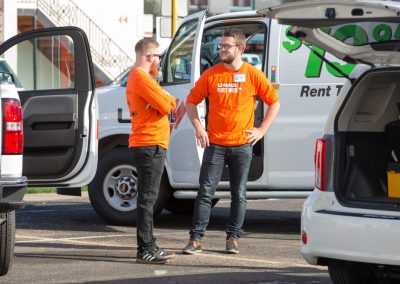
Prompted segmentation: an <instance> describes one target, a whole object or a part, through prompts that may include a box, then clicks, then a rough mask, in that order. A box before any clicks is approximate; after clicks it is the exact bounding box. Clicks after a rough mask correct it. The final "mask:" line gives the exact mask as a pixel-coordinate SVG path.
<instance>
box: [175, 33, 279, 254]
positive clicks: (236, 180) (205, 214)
mask: <svg viewBox="0 0 400 284" xmlns="http://www.w3.org/2000/svg"><path fill="white" fill-rule="evenodd" d="M245 47H246V37H245V35H244V34H243V33H242V32H240V31H238V30H226V31H225V32H224V33H223V36H222V38H221V43H220V44H219V48H220V51H219V53H220V59H221V62H220V63H218V64H216V65H215V66H213V67H212V68H210V69H208V70H207V71H205V72H204V73H203V74H202V76H201V77H200V79H199V80H198V81H197V82H196V84H195V86H194V87H193V89H192V90H191V91H190V94H189V95H188V97H187V100H186V111H187V113H188V116H189V118H190V120H191V122H192V124H193V126H194V129H195V133H196V140H197V143H198V145H200V146H201V147H203V148H205V149H204V154H203V161H202V165H201V169H200V177H199V183H200V188H199V191H198V193H197V197H196V202H195V206H194V213H193V223H192V227H191V229H190V239H189V242H188V244H187V245H186V247H185V248H184V249H183V253H185V254H195V253H198V252H201V251H202V249H203V248H202V244H201V241H202V238H203V236H204V234H205V230H206V227H207V225H208V222H209V218H210V211H211V202H212V199H213V197H214V194H215V190H216V188H217V186H218V183H219V181H220V179H221V175H222V171H223V169H224V166H225V164H226V165H227V166H228V168H229V176H230V191H231V206H230V216H229V220H228V224H227V229H226V246H225V251H226V252H227V253H235V254H236V253H239V243H238V240H239V238H240V235H241V233H242V225H243V221H244V216H245V212H246V184H247V179H248V173H249V169H250V163H251V158H252V153H253V151H252V148H253V146H254V144H255V143H257V141H259V140H260V139H261V138H262V137H263V136H264V135H265V133H266V132H267V130H268V129H269V127H270V126H271V124H272V122H273V121H274V119H275V117H276V116H277V114H278V111H279V107H280V104H279V100H278V96H277V95H276V93H275V90H274V89H273V87H272V86H271V84H270V83H269V82H268V80H267V78H266V77H265V75H264V73H262V72H261V71H259V70H257V69H256V68H255V67H253V66H252V65H250V64H248V63H246V62H244V61H242V53H243V51H244V49H245ZM257 96H259V97H260V98H261V99H262V100H263V101H264V102H265V103H266V104H267V105H268V109H267V112H266V114H265V116H264V119H263V121H262V123H261V125H260V126H259V127H254V106H255V103H256V98H257ZM206 97H207V98H208V101H209V110H208V125H207V130H206V129H204V128H203V126H202V124H201V122H200V120H199V116H198V112H197V107H196V105H197V104H199V103H200V102H201V101H203V99H205V98H206ZM260 103H261V102H260Z"/></svg>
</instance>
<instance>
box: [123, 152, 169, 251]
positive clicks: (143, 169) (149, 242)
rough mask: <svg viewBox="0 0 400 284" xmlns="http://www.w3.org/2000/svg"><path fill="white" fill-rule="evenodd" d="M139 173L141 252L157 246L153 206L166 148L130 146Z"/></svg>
mask: <svg viewBox="0 0 400 284" xmlns="http://www.w3.org/2000/svg"><path fill="white" fill-rule="evenodd" d="M130 150H131V153H132V157H133V161H134V162H135V165H136V169H137V173H138V185H137V190H138V198H137V209H136V211H137V216H136V231H137V245H138V251H139V252H141V253H142V252H145V251H150V250H152V249H154V248H156V239H155V238H154V236H153V206H154V203H155V202H156V200H157V196H158V192H159V190H160V181H161V176H162V174H163V172H164V161H165V153H166V150H165V149H164V148H162V147H160V146H158V145H155V146H143V147H132V148H130Z"/></svg>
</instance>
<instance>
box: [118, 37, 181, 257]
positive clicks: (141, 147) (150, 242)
mask: <svg viewBox="0 0 400 284" xmlns="http://www.w3.org/2000/svg"><path fill="white" fill-rule="evenodd" d="M135 52H136V63H135V66H134V67H133V69H132V71H131V72H130V74H129V78H128V82H127V86H126V99H127V102H128V107H129V111H130V114H131V123H132V133H131V134H130V136H129V149H130V151H131V154H132V157H133V161H134V164H135V165H136V169H137V173H138V184H137V191H138V198H137V210H136V211H137V218H136V220H137V221H136V230H137V245H138V252H137V257H136V262H139V263H156V264H162V263H166V262H167V261H168V259H170V258H171V257H173V256H174V254H172V253H169V252H166V251H164V250H163V249H161V248H159V247H158V246H157V245H156V243H155V238H154V236H153V205H154V203H155V202H156V200H157V196H158V192H159V189H160V181H161V176H162V173H163V171H164V161H165V152H166V149H167V147H168V141H169V134H170V125H169V120H168V114H169V113H170V112H171V110H173V109H175V106H176V100H175V98H174V97H172V96H171V95H169V94H168V93H167V92H165V91H164V90H163V89H162V88H161V87H160V85H159V84H158V83H157V82H156V81H155V80H154V78H156V77H157V72H158V63H159V61H160V56H161V55H160V50H159V44H158V43H157V42H156V41H155V40H152V39H142V40H140V41H139V42H138V43H137V44H136V46H135Z"/></svg>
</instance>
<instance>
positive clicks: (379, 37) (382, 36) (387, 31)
mask: <svg viewBox="0 0 400 284" xmlns="http://www.w3.org/2000/svg"><path fill="white" fill-rule="evenodd" d="M372 37H373V38H374V40H376V41H387V40H390V39H391V38H392V29H391V28H390V26H388V25H385V24H379V25H377V26H376V27H375V28H374V30H373V31H372Z"/></svg>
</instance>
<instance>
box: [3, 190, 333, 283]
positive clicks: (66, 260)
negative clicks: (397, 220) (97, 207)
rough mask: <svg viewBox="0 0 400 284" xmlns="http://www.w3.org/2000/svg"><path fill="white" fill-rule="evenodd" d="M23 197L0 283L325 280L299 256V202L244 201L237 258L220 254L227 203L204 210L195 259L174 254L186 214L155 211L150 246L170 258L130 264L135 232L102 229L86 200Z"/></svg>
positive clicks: (181, 242) (181, 243) (184, 228)
mask: <svg viewBox="0 0 400 284" xmlns="http://www.w3.org/2000/svg"><path fill="white" fill-rule="evenodd" d="M45 197H46V198H45ZM26 200H28V205H27V206H26V207H25V209H23V210H20V211H17V232H16V247H15V257H14V263H13V267H12V269H11V271H10V272H9V273H8V274H7V275H6V276H4V277H2V278H0V282H2V283H331V282H330V280H329V276H328V273H327V269H326V268H324V267H314V266H310V265H308V264H307V263H306V262H305V261H304V260H303V259H302V257H301V256H300V253H299V227H300V210H301V204H302V203H303V200H263V201H249V202H248V211H247V216H246V221H245V225H244V230H245V233H244V235H243V237H242V239H241V241H240V254H238V255H227V254H225V253H224V245H225V242H224V239H225V233H224V228H225V221H226V218H227V216H228V214H229V209H228V208H229V202H226V201H222V202H219V203H218V204H217V206H216V207H215V208H214V209H213V210H212V215H211V221H210V225H209V229H208V231H207V235H206V237H205V239H204V246H205V247H206V250H205V251H204V252H203V253H201V254H198V255H195V256H187V255H182V254H181V249H182V248H183V247H184V245H185V244H186V242H187V239H188V228H189V226H190V223H191V216H187V215H173V214H170V213H168V212H163V213H162V214H161V216H160V218H159V219H158V220H157V223H156V229H155V234H156V237H157V243H158V244H159V245H160V246H161V247H163V248H165V249H168V250H170V251H173V252H175V253H176V256H175V258H174V259H172V260H171V261H170V262H169V263H168V264H166V265H145V264H137V263H136V262H135V255H136V232H135V228H134V227H123V226H111V225H109V224H106V223H105V222H103V221H102V220H101V219H100V218H99V217H98V216H97V215H96V214H95V212H94V211H93V209H92V207H91V205H90V203H89V201H88V199H87V197H86V196H84V197H77V198H76V197H75V198H74V197H63V198H56V199H54V198H52V196H50V197H48V196H42V197H40V196H35V197H27V198H26ZM44 200H45V201H44Z"/></svg>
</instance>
